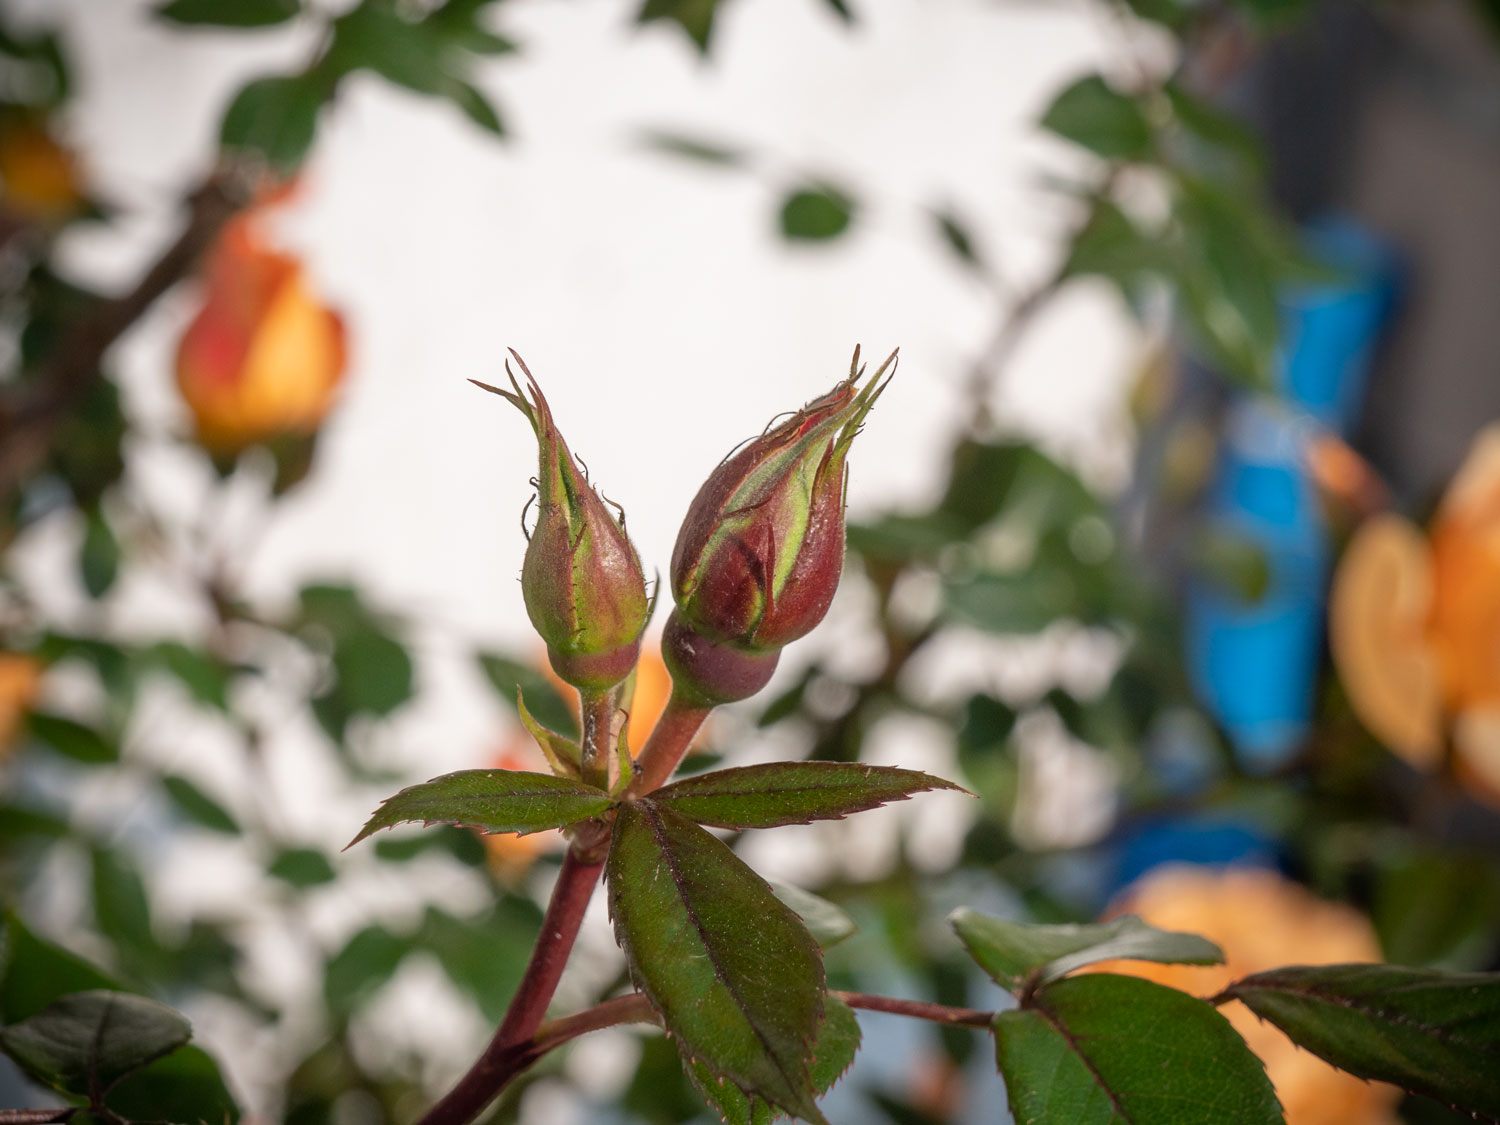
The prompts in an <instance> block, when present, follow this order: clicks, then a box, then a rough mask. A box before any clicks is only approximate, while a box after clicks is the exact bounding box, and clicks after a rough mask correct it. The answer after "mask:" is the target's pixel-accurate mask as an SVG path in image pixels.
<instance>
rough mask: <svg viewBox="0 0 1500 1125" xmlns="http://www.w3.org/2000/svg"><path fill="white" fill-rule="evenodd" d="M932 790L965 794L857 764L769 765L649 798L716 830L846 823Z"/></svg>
mask: <svg viewBox="0 0 1500 1125" xmlns="http://www.w3.org/2000/svg"><path fill="white" fill-rule="evenodd" d="M928 789H956V790H958V791H959V792H960V793H962V792H964V791H965V790H964V789H963V788H962V787H960V786H958V785H955V784H953V782H951V781H944V780H943V779H942V778H940V777H932V776H930V775H929V774H925V773H918V772H917V771H915V770H902V769H896V768H895V767H893V766H866V765H861V764H860V763H858V762H769V763H767V764H765V765H760V766H740V767H738V768H736V769H728V770H715V771H714V772H713V773H705V774H699V775H698V776H697V777H688V778H684V779H683V780H681V781H677V782H673V783H672V784H671V785H668V786H667V787H666V788H664V789H658V790H657V791H656V792H655V793H653V794H652V795H651V799H652V800H653V801H654V802H656V803H657V804H659V805H665V806H667V807H669V808H671V809H674V810H675V811H677V812H679V813H681V814H682V815H683V816H685V817H687V818H688V819H689V820H695V821H697V822H698V823H699V824H711V825H713V826H714V827H715V828H734V829H746V828H775V827H777V826H778V825H782V824H811V823H812V822H813V821H815V820H842V819H843V818H844V817H846V816H848V815H849V814H850V813H856V812H862V811H864V810H865V809H873V808H876V807H878V806H880V805H883V804H886V803H887V802H889V801H904V800H906V799H907V798H908V797H910V796H911V795H912V794H913V793H921V792H923V791H924V790H928Z"/></svg>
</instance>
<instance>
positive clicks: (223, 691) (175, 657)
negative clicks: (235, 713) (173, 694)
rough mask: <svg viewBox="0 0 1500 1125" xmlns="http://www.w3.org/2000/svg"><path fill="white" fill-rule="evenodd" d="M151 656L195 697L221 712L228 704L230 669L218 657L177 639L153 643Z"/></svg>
mask: <svg viewBox="0 0 1500 1125" xmlns="http://www.w3.org/2000/svg"><path fill="white" fill-rule="evenodd" d="M150 657H151V659H152V660H154V661H155V662H156V663H158V664H160V665H161V667H163V668H165V669H166V670H167V671H168V672H170V673H171V674H172V675H174V676H176V677H177V679H178V680H180V681H181V682H182V686H183V687H185V688H187V689H188V690H189V691H190V692H192V693H193V697H194V698H195V699H197V700H199V701H200V702H202V703H207V704H208V705H209V706H210V707H217V708H218V709H219V710H221V711H222V710H224V709H225V708H226V707H227V706H228V705H229V670H228V669H227V668H225V667H224V665H223V663H222V662H221V661H219V660H218V659H217V658H215V657H213V656H210V655H209V654H208V653H206V652H200V651H199V650H198V649H194V648H189V647H188V646H187V645H185V644H182V643H181V642H179V641H162V642H160V643H159V644H156V645H153V646H152V647H151V650H150Z"/></svg>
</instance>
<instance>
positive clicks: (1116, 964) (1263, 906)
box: [1091, 865, 1401, 1125]
mask: <svg viewBox="0 0 1500 1125" xmlns="http://www.w3.org/2000/svg"><path fill="white" fill-rule="evenodd" d="M1112 913H1119V914H1139V915H1140V916H1141V917H1142V918H1144V919H1145V920H1146V921H1147V922H1150V923H1151V924H1152V925H1153V926H1157V927H1160V928H1161V929H1164V930H1178V931H1185V932H1190V933H1196V934H1202V935H1203V936H1204V937H1206V938H1208V939H1209V940H1210V941H1212V942H1215V943H1217V944H1218V946H1219V948H1220V949H1222V950H1223V951H1224V964H1223V965H1203V966H1199V965H1153V964H1149V963H1146V962H1141V961H1111V962H1106V963H1104V964H1100V965H1095V966H1092V967H1091V970H1092V971H1104V972H1111V973H1123V974H1126V975H1129V976H1136V977H1143V978H1145V979H1146V980H1153V981H1156V982H1157V983H1158V984H1164V985H1167V986H1169V987H1171V988H1178V989H1181V990H1182V991H1184V992H1191V993H1192V994H1194V995H1195V996H1205V997H1207V996H1212V995H1213V994H1214V993H1216V992H1218V991H1219V990H1220V989H1222V988H1223V987H1224V986H1225V985H1227V984H1229V983H1230V982H1231V981H1233V980H1237V979H1239V978H1240V977H1243V976H1246V975H1248V974H1250V973H1259V972H1264V971H1266V970H1267V969H1276V968H1280V967H1281V966H1283V965H1330V964H1340V963H1346V962H1351V961H1356V962H1357V961H1379V960H1380V959H1381V957H1380V946H1379V944H1378V942H1377V941H1376V939H1375V931H1374V929H1373V927H1371V925H1370V923H1369V921H1368V920H1366V919H1365V917H1364V916H1363V915H1361V914H1359V913H1358V912H1356V911H1354V910H1352V909H1350V908H1349V907H1347V906H1342V905H1339V904H1337V903H1331V902H1325V901H1323V900H1322V899H1319V898H1316V897H1314V896H1313V895H1312V894H1310V893H1309V892H1308V891H1307V890H1306V889H1305V888H1303V887H1301V886H1299V885H1298V884H1296V883H1293V882H1290V881H1288V880H1286V879H1283V878H1282V877H1281V876H1280V875H1278V874H1276V873H1275V872H1273V871H1265V870H1259V869H1253V868H1242V869H1236V868H1229V869H1227V870H1226V869H1213V868H1207V867H1196V866H1192V865H1175V866H1167V867H1159V868H1157V869H1156V870H1155V871H1152V872H1151V873H1150V874H1148V875H1146V876H1145V877H1144V878H1142V879H1140V880H1139V881H1137V882H1136V883H1135V884H1134V885H1133V886H1132V887H1131V888H1130V889H1129V890H1128V891H1126V893H1125V896H1124V898H1123V900H1122V901H1120V902H1119V903H1117V904H1116V905H1115V907H1114V908H1113V910H1112ZM1219 1010H1220V1011H1221V1012H1223V1013H1224V1016H1225V1017H1226V1018H1227V1019H1228V1020H1229V1022H1230V1023H1231V1024H1233V1025H1234V1029H1235V1030H1236V1031H1237V1032H1239V1033H1240V1035H1241V1036H1243V1037H1244V1039H1245V1042H1246V1043H1247V1044H1248V1045H1249V1047H1250V1049H1251V1050H1252V1051H1254V1052H1255V1053H1256V1054H1257V1055H1259V1056H1260V1058H1261V1060H1262V1061H1263V1062H1264V1063H1265V1064H1266V1074H1267V1075H1268V1076H1269V1077H1270V1079H1271V1083H1272V1084H1273V1085H1274V1086H1275V1087H1276V1096H1277V1097H1278V1098H1279V1099H1280V1100H1281V1105H1282V1108H1283V1109H1284V1110H1285V1111H1286V1120H1287V1125H1395V1123H1396V1121H1397V1117H1396V1103H1397V1102H1398V1101H1399V1100H1400V1098H1401V1091H1399V1090H1398V1089H1396V1087H1394V1086H1388V1085H1386V1084H1385V1083H1383V1082H1365V1081H1364V1080H1363V1079H1360V1078H1356V1077H1354V1075H1352V1074H1346V1073H1344V1072H1343V1071H1340V1070H1336V1069H1334V1068H1333V1067H1331V1066H1329V1065H1328V1064H1327V1063H1325V1062H1323V1061H1322V1060H1321V1059H1319V1058H1318V1057H1317V1056H1316V1055H1313V1054H1311V1053H1310V1052H1308V1051H1304V1050H1301V1049H1300V1048H1298V1047H1297V1046H1296V1045H1295V1044H1293V1043H1292V1041H1291V1040H1290V1039H1288V1038H1287V1037H1286V1036H1284V1035H1283V1034H1282V1033H1281V1032H1280V1031H1278V1030H1277V1029H1276V1028H1275V1027H1274V1026H1272V1025H1271V1024H1269V1023H1262V1022H1261V1021H1260V1020H1259V1019H1257V1018H1256V1017H1255V1015H1254V1014H1253V1013H1252V1012H1251V1011H1250V1009H1248V1008H1246V1007H1245V1006H1244V1005H1243V1004H1241V1003H1239V1002H1238V1001H1235V1002H1234V1003H1231V1004H1225V1005H1224V1006H1223V1007H1221V1008H1220V1009H1219Z"/></svg>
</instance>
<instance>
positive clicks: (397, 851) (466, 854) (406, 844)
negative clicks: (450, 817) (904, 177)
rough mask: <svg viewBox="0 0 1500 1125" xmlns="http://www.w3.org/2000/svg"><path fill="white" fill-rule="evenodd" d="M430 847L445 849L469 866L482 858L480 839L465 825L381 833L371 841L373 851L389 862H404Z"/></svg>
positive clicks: (427, 851) (436, 849)
mask: <svg viewBox="0 0 1500 1125" xmlns="http://www.w3.org/2000/svg"><path fill="white" fill-rule="evenodd" d="M434 851H438V852H446V853H447V854H448V855H451V856H452V857H453V858H454V859H456V860H458V861H459V862H460V863H465V864H468V865H469V866H470V867H479V866H481V865H483V863H484V862H485V852H484V843H483V842H482V841H481V840H480V838H479V837H478V836H477V835H476V834H475V833H473V832H470V831H469V830H468V829H467V828H455V827H453V826H451V825H443V826H441V827H438V828H434V829H431V830H429V831H427V832H413V833H409V834H407V835H404V836H403V835H399V834H398V835H396V836H384V837H382V838H381V839H379V840H376V841H375V854H376V855H377V856H379V857H380V858H381V859H383V860H386V861H387V862H390V863H406V862H408V861H410V860H413V859H416V858H417V856H419V855H425V854H427V853H429V852H434Z"/></svg>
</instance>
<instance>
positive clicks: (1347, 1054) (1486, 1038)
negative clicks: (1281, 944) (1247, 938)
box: [1222, 965, 1500, 1118]
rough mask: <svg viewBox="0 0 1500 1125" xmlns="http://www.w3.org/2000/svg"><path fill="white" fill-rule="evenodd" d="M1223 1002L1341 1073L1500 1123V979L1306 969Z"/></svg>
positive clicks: (1247, 983)
mask: <svg viewBox="0 0 1500 1125" xmlns="http://www.w3.org/2000/svg"><path fill="white" fill-rule="evenodd" d="M1222 995H1223V996H1225V997H1230V998H1233V999H1235V1000H1239V1001H1240V1002H1241V1003H1243V1004H1244V1005H1245V1006H1246V1007H1247V1008H1249V1009H1250V1010H1251V1011H1252V1012H1254V1013H1255V1014H1256V1015H1257V1016H1259V1017H1260V1018H1261V1019H1263V1020H1267V1021H1269V1022H1271V1023H1274V1024H1275V1025H1276V1026H1277V1027H1279V1028H1280V1029H1281V1030H1282V1031H1284V1032H1285V1033H1286V1034H1287V1036H1288V1038H1290V1039H1291V1040H1292V1042H1294V1043H1296V1044H1297V1045H1298V1046H1299V1047H1304V1048H1306V1049H1307V1050H1309V1051H1311V1052H1312V1053H1313V1054H1315V1055H1318V1056H1319V1057H1320V1058H1323V1059H1326V1060H1327V1061H1328V1062H1331V1063H1332V1064H1333V1065H1334V1066H1336V1067H1338V1068H1339V1069H1340V1070H1347V1071H1349V1073H1351V1074H1356V1075H1358V1076H1359V1077H1361V1078H1366V1079H1375V1080H1377V1081H1381V1082H1390V1083H1393V1084H1394V1085H1397V1086H1400V1087H1401V1088H1402V1089H1404V1090H1407V1091H1409V1092H1411V1093H1415V1094H1426V1095H1427V1096H1428V1097H1433V1098H1436V1099H1438V1101H1440V1102H1444V1103H1445V1104H1447V1105H1452V1106H1457V1107H1458V1108H1460V1109H1462V1110H1465V1111H1466V1112H1469V1113H1474V1114H1483V1115H1485V1116H1487V1117H1492V1118H1500V973H1440V972H1436V971H1434V970H1432V969H1406V968H1402V967H1400V966H1397V965H1318V966H1310V967H1309V966H1296V967H1292V968H1286V969H1273V970H1271V971H1270V972H1266V973H1256V974H1255V975H1254V976H1249V977H1245V978H1244V979H1243V980H1239V981H1236V982H1235V983H1234V984H1232V985H1230V986H1229V987H1228V988H1226V989H1225V990H1224V992H1223V994H1222Z"/></svg>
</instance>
